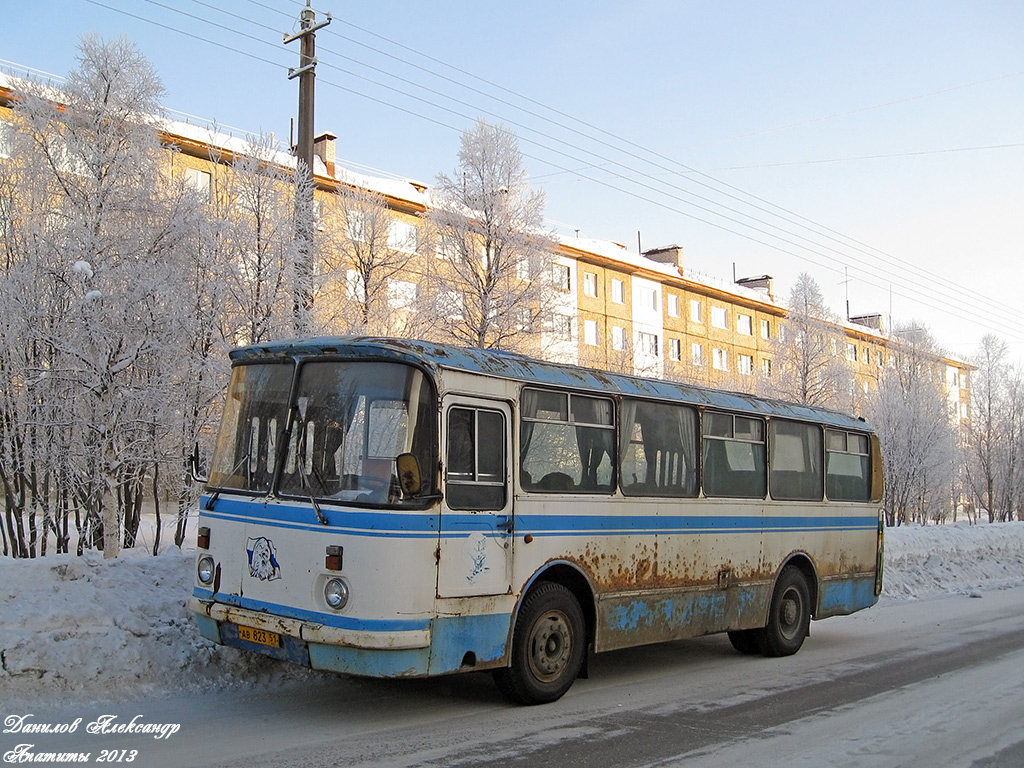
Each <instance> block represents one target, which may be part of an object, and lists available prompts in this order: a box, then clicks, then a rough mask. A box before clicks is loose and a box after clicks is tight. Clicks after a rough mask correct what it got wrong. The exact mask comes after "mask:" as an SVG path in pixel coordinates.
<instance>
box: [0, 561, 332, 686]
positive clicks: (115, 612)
mask: <svg viewBox="0 0 1024 768" xmlns="http://www.w3.org/2000/svg"><path fill="white" fill-rule="evenodd" d="M194 560H195V554H194V553H193V552H182V551H180V550H178V549H176V548H172V549H169V550H168V551H166V552H164V553H163V554H161V555H160V556H159V557H152V556H149V555H147V554H145V553H144V552H142V551H133V550H129V551H126V552H124V553H123V554H122V555H121V556H120V557H118V558H116V559H112V560H104V559H103V558H102V556H101V555H99V554H98V553H97V554H93V553H90V554H88V555H86V556H84V557H74V556H71V555H48V556H46V557H43V558H38V559H35V560H11V559H8V558H3V557H0V616H2V617H3V618H2V625H0V662H2V669H0V700H6V701H19V700H21V701H25V702H28V703H38V702H40V700H41V699H42V700H59V699H62V698H66V697H69V696H73V697H74V698H76V699H77V698H80V699H110V698H113V697H141V696H145V695H148V694H152V693H165V692H176V691H186V690H220V689H223V688H227V687H230V686H234V685H248V684H252V683H253V682H256V681H259V682H268V683H269V682H271V680H272V679H281V678H294V677H298V678H301V677H303V676H307V677H308V676H311V675H315V674H316V673H312V672H310V671H309V670H305V669H302V668H300V667H295V666H293V665H288V664H279V663H274V662H272V661H271V660H269V659H265V658H262V657H260V656H258V655H255V654H247V653H243V652H240V651H235V650H233V649H230V648H221V647H218V646H215V645H214V644H212V643H210V642H209V641H207V640H205V639H203V638H202V637H200V636H199V634H198V633H197V631H196V628H195V624H194V622H193V621H192V619H191V614H190V613H189V612H188V611H187V610H186V608H185V602H186V600H187V599H188V596H189V593H190V592H191V590H192V580H193V576H192V574H193V568H194V566H193V562H194Z"/></svg>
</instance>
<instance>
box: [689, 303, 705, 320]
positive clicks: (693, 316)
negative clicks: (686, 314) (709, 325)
mask: <svg viewBox="0 0 1024 768" xmlns="http://www.w3.org/2000/svg"><path fill="white" fill-rule="evenodd" d="M690 322H691V323H703V322H704V321H703V320H702V319H701V311H700V300H699V299H690Z"/></svg>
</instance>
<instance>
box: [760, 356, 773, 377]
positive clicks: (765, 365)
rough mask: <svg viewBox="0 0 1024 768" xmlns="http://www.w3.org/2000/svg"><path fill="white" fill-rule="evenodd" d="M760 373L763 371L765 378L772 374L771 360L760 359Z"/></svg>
mask: <svg viewBox="0 0 1024 768" xmlns="http://www.w3.org/2000/svg"><path fill="white" fill-rule="evenodd" d="M761 373H763V374H764V375H765V377H766V378H767V377H769V376H771V375H772V361H771V360H768V359H765V360H762V361H761Z"/></svg>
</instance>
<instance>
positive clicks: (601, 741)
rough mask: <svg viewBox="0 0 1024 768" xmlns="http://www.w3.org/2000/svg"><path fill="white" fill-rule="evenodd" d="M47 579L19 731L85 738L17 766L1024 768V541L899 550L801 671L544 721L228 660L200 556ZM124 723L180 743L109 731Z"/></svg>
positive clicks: (545, 710) (671, 666)
mask: <svg viewBox="0 0 1024 768" xmlns="http://www.w3.org/2000/svg"><path fill="white" fill-rule="evenodd" d="M46 560H48V561H50V562H43V561H37V562H35V563H28V564H22V563H13V564H12V563H10V562H9V561H2V562H0V578H2V581H0V584H2V587H0V598H5V599H4V600H3V606H2V607H3V610H4V614H3V615H4V622H3V624H2V626H0V652H2V654H3V660H4V674H3V675H2V676H0V696H2V701H3V702H4V703H3V709H2V715H3V716H4V717H5V718H6V717H9V716H12V715H14V716H21V715H25V714H28V713H32V714H33V716H34V722H38V723H55V724H59V723H69V722H72V721H74V720H75V719H76V718H82V720H81V725H80V727H78V728H77V729H76V732H75V733H74V734H49V735H43V734H26V733H5V734H0V756H3V755H5V754H6V753H8V752H11V751H13V750H15V749H16V748H17V747H18V745H21V744H33V745H34V746H33V749H34V750H36V751H37V752H40V751H62V752H68V751H89V752H90V753H91V760H92V761H93V762H95V761H96V760H97V758H98V757H99V754H100V752H101V750H116V752H115V753H114V754H115V756H120V757H122V758H123V759H126V758H127V757H128V756H129V755H130V754H131V751H132V750H137V752H136V754H135V760H134V761H133V762H134V764H135V765H140V766H145V767H147V768H148V767H149V766H153V767H154V768H159V767H160V766H175V767H176V766H186V765H194V766H242V765H245V766H252V767H254V768H256V767H258V766H290V765H303V766H354V765H394V766H420V765H422V766H451V765H501V766H530V765H536V764H539V763H544V764H547V765H559V766H561V765H593V764H602V765H613V764H614V765H622V766H646V765H652V766H653V765H681V766H689V765H692V766H702V767H704V766H707V767H708V768H715V767H716V766H734V765H749V764H758V765H768V766H774V765H781V764H786V765H787V766H819V765H826V764H827V765H829V766H837V767H841V766H862V767H863V768H874V767H875V766H879V767H881V766H885V767H886V768H893V767H895V766H904V767H905V768H917V767H918V766H921V767H922V768H923V767H924V766H929V768H932V767H933V766H934V767H941V768H968V767H969V766H970V767H972V768H1003V767H1004V766H1006V767H1008V766H1014V767H1015V768H1020V766H1021V765H1024V728H1022V725H1024V715H1021V711H1022V710H1021V705H1020V702H1021V700H1022V698H1024V586H1022V585H1024V525H1021V524H1009V525H1003V526H945V527H942V528H924V529H905V530H903V531H897V532H891V533H890V535H889V538H888V542H887V575H886V578H887V587H886V593H887V594H886V596H884V597H883V600H882V602H881V603H880V604H879V605H878V606H877V607H875V608H873V609H871V610H868V611H864V612H861V613H859V614H856V615H854V616H849V617H840V618H834V619H829V620H826V621H823V622H816V623H815V624H814V625H813V626H812V636H811V638H810V639H809V640H808V642H807V643H806V644H805V646H804V648H803V650H801V652H800V653H799V654H797V655H796V656H793V657H790V658H786V659H763V658H760V657H744V656H740V655H738V654H736V653H735V652H734V651H733V650H732V648H731V646H730V645H729V642H728V640H727V639H725V638H724V637H709V638H702V639H699V640H693V641H684V642H678V643H667V644H663V645H658V646H650V647H645V648H635V649H629V650H625V651H618V652H614V653H610V654H602V655H599V656H598V657H596V659H595V662H594V666H593V669H592V674H591V677H590V679H588V680H580V681H577V683H576V685H574V686H573V688H572V689H571V690H570V692H569V694H568V695H567V696H566V697H565V698H564V699H562V700H561V701H559V702H556V703H554V704H551V705H547V706H543V707H533V708H522V707H511V706H509V705H507V704H506V703H505V702H504V701H503V700H502V699H501V698H500V696H499V695H498V693H497V691H496V690H495V689H494V687H493V686H492V684H491V682H490V680H489V678H488V677H487V676H486V675H471V676H461V677H453V678H448V679H439V680H423V681H365V680H355V679H349V678H342V677H334V676H328V675H318V674H314V673H309V672H306V671H304V670H298V669H294V668H290V667H283V666H281V665H276V664H275V665H268V664H266V663H265V662H264V661H263V660H262V659H259V660H254V659H252V658H250V657H247V656H245V655H244V654H236V653H234V652H231V651H229V650H228V649H218V648H212V647H210V646H209V645H208V644H205V641H202V640H200V639H197V638H196V637H195V634H194V631H193V630H192V627H191V626H190V624H189V622H188V621H187V620H184V619H183V616H182V614H181V613H180V610H181V603H182V601H183V596H182V595H181V594H180V592H178V593H175V591H176V590H185V591H187V585H188V581H189V578H190V573H191V560H190V558H189V557H188V555H172V556H164V557H161V558H155V559H154V558H131V557H128V558H125V559H124V560H123V561H122V562H120V563H116V564H115V563H109V562H108V563H104V562H103V561H94V560H87V561H82V562H79V560H81V559H73V558H72V559H63V560H58V559H56V558H46ZM182 571H183V572H184V574H182V573H180V572H182ZM128 591H130V592H131V593H132V594H134V595H136V598H135V599H134V600H130V601H129V600H126V599H125V594H126V592H128ZM112 593H114V594H116V595H117V599H113V598H111V597H110V595H111V594H112ZM972 595H974V596H975V597H972ZM105 715H113V716H114V719H113V720H112V721H109V722H111V723H113V724H115V725H116V724H127V723H130V722H131V721H132V719H133V718H135V719H136V724H137V725H148V724H152V725H153V726H154V729H155V726H157V725H160V724H177V725H180V726H181V728H180V731H179V732H178V733H176V734H173V735H170V736H168V737H166V738H159V739H158V738H155V737H154V735H153V734H148V733H136V734H118V733H111V732H108V733H106V734H102V733H99V734H97V733H92V734H90V733H88V731H87V726H88V725H89V724H90V723H94V722H100V721H101V720H102V717H103V716H105ZM108 731H109V729H108ZM121 750H127V752H121ZM110 754H111V753H107V756H108V757H109V756H110Z"/></svg>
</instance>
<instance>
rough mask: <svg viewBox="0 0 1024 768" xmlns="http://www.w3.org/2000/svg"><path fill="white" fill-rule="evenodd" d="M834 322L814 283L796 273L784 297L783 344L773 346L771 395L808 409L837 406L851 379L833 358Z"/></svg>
mask: <svg viewBox="0 0 1024 768" xmlns="http://www.w3.org/2000/svg"><path fill="white" fill-rule="evenodd" d="M837 320H838V318H836V316H835V315H834V313H832V312H830V311H829V310H828V308H827V307H826V305H825V298H824V296H823V295H822V293H821V289H820V288H819V287H818V284H817V283H816V282H815V281H814V278H812V277H811V276H810V275H809V274H807V273H806V272H803V273H801V274H800V276H799V277H798V278H797V281H796V284H795V285H794V286H793V290H792V291H791V292H790V295H789V313H788V315H787V316H786V320H785V340H784V341H779V342H777V343H776V352H775V357H774V367H775V375H774V376H773V377H772V379H771V380H770V382H768V384H769V386H771V387H772V388H773V390H774V394H776V395H777V396H779V397H782V398H784V399H786V400H791V401H793V402H797V403H804V404H807V405H818V406H826V407H838V406H840V405H842V403H843V398H844V397H845V396H846V395H847V394H848V393H849V392H850V391H851V389H852V374H851V372H850V369H849V367H848V366H847V365H846V364H845V363H844V362H843V360H842V359H841V358H840V356H839V355H838V354H837V345H838V336H837V333H836V322H837Z"/></svg>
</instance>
